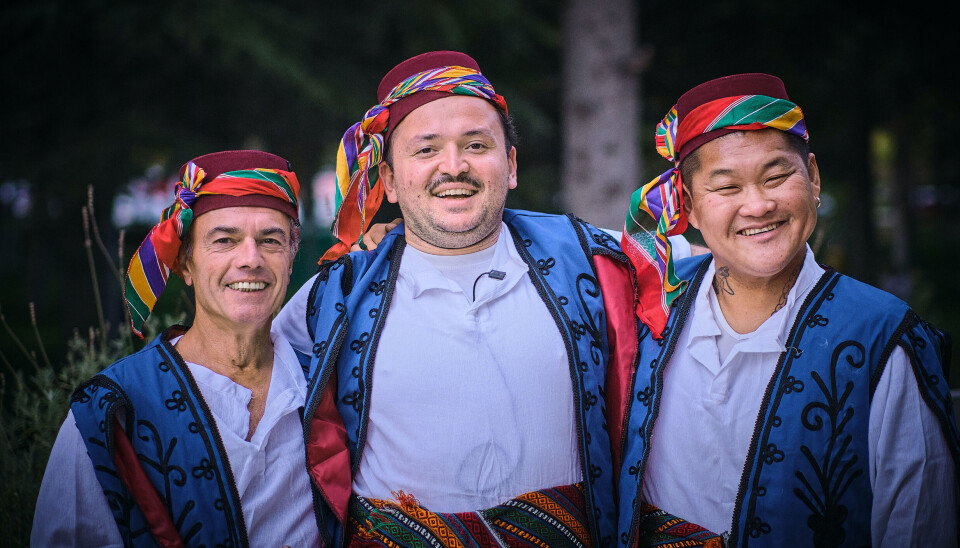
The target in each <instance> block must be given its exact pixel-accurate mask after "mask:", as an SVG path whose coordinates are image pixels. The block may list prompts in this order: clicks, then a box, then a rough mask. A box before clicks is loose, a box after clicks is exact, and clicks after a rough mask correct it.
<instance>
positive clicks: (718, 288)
mask: <svg viewBox="0 0 960 548" xmlns="http://www.w3.org/2000/svg"><path fill="white" fill-rule="evenodd" d="M713 291H714V292H715V293H716V294H717V295H720V294H721V293H726V294H727V295H733V294H734V292H733V287H732V286H731V285H730V267H728V266H721V267H720V268H718V269H717V272H716V273H715V274H714V275H713Z"/></svg>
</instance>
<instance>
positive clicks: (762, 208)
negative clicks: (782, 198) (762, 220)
mask: <svg viewBox="0 0 960 548" xmlns="http://www.w3.org/2000/svg"><path fill="white" fill-rule="evenodd" d="M775 209H777V201H776V200H775V199H774V198H773V196H772V195H771V194H770V193H769V192H767V190H766V189H764V188H763V187H762V186H750V187H748V188H747V191H746V192H745V193H744V200H743V204H742V205H741V206H740V214H741V215H744V216H747V217H763V216H764V215H766V214H767V213H770V212H771V211H773V210H775Z"/></svg>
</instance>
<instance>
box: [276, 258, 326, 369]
mask: <svg viewBox="0 0 960 548" xmlns="http://www.w3.org/2000/svg"><path fill="white" fill-rule="evenodd" d="M316 278H317V275H316V274H314V275H313V276H312V277H311V278H310V279H309V280H307V283H305V284H303V287H301V288H300V289H298V290H297V292H296V293H294V294H293V296H292V297H290V300H289V301H287V304H285V305H283V308H281V309H280V312H279V313H278V314H277V317H276V318H274V319H273V324H272V325H271V327H270V331H271V332H273V333H278V334H280V335H283V337H284V338H286V339H287V341H289V342H290V346H292V347H293V349H294V350H297V351H299V352H302V353H304V354H310V353H311V352H313V340H312V339H311V338H310V332H309V331H307V300H308V299H309V298H310V290H311V289H312V288H313V283H314V281H315V280H316Z"/></svg>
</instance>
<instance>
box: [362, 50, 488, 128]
mask: <svg viewBox="0 0 960 548" xmlns="http://www.w3.org/2000/svg"><path fill="white" fill-rule="evenodd" d="M450 66H458V67H466V68H471V69H473V70H475V71H477V72H480V65H478V64H477V62H476V61H474V60H473V58H472V57H470V56H469V55H467V54H466V53H460V52H459V51H429V52H427V53H421V54H420V55H417V56H415V57H411V58H409V59H407V60H406V61H403V62H402V63H400V64H399V65H397V66H395V67H393V68H392V69H390V72H388V73H387V75H386V76H384V77H383V79H382V80H380V86H378V87H377V102H378V103H379V102H383V100H384V99H385V98H386V97H387V94H389V93H390V90H392V89H393V88H395V87H397V84H399V83H400V82H402V81H404V80H406V79H407V78H409V77H411V76H413V75H414V74H418V73H420V72H424V71H427V70H431V69H435V68H440V67H450ZM445 97H450V94H449V93H446V92H443V91H429V90H428V91H418V92H417V93H414V94H412V95H408V96H406V97H404V98H403V99H400V100H399V101H397V102H396V103H393V104H392V105H390V106H389V107H388V108H389V109H390V122H389V125H388V127H387V132H386V134H385V135H384V141H386V140H387V139H389V138H390V134H391V133H393V130H394V129H396V127H397V126H398V125H400V121H401V120H403V118H404V117H405V116H406V115H407V114H410V113H411V112H413V111H414V110H415V109H417V108H418V107H422V106H423V105H425V104H427V103H429V102H430V101H436V100H437V99H443V98H445Z"/></svg>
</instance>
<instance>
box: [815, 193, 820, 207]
mask: <svg viewBox="0 0 960 548" xmlns="http://www.w3.org/2000/svg"><path fill="white" fill-rule="evenodd" d="M816 199H817V209H820V196H816Z"/></svg>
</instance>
